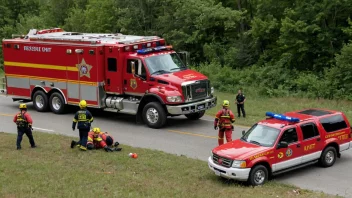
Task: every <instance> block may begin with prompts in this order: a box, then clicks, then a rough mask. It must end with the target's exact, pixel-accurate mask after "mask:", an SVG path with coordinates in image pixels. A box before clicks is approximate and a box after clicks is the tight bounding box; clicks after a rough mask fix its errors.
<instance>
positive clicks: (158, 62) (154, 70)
mask: <svg viewBox="0 0 352 198" xmlns="http://www.w3.org/2000/svg"><path fill="white" fill-rule="evenodd" d="M145 62H146V64H147V67H148V70H149V72H150V74H151V75H154V74H165V73H172V72H175V71H180V70H183V69H186V66H185V65H184V64H183V62H182V61H181V59H180V58H179V57H178V55H177V53H172V54H162V55H157V56H152V57H148V58H146V59H145Z"/></svg>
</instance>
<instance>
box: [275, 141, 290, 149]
mask: <svg viewBox="0 0 352 198" xmlns="http://www.w3.org/2000/svg"><path fill="white" fill-rule="evenodd" d="M287 147H288V143H287V142H284V141H281V142H279V144H277V149H280V148H287Z"/></svg>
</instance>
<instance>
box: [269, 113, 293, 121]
mask: <svg viewBox="0 0 352 198" xmlns="http://www.w3.org/2000/svg"><path fill="white" fill-rule="evenodd" d="M265 115H266V116H268V117H272V118H275V119H278V120H283V121H288V122H299V119H298V118H292V117H289V116H285V115H282V114H276V113H273V112H266V113H265Z"/></svg>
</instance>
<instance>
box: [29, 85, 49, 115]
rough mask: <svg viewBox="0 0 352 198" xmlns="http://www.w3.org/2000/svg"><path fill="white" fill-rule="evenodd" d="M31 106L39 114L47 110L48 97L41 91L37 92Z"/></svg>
mask: <svg viewBox="0 0 352 198" xmlns="http://www.w3.org/2000/svg"><path fill="white" fill-rule="evenodd" d="M33 106H34V108H35V109H36V110H37V111H39V112H45V111H47V110H48V96H47V95H46V94H45V93H44V92H43V91H42V90H38V91H36V92H35V93H34V95H33Z"/></svg>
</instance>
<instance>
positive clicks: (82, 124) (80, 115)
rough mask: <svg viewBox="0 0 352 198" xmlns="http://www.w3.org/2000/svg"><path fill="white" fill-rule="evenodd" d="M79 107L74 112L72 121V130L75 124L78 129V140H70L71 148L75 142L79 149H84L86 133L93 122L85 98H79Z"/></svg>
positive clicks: (85, 148)
mask: <svg viewBox="0 0 352 198" xmlns="http://www.w3.org/2000/svg"><path fill="white" fill-rule="evenodd" d="M79 107H80V108H81V109H80V110H79V111H77V112H76V114H75V116H74V118H73V122H72V130H73V131H74V130H75V128H76V124H77V128H78V130H79V141H78V142H77V143H76V142H75V141H72V142H71V148H73V145H75V144H77V146H79V148H80V149H81V150H83V151H86V150H87V139H88V133H89V131H90V127H91V123H92V122H93V116H92V114H91V113H90V111H88V109H87V102H86V101H85V100H81V102H80V103H79Z"/></svg>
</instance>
